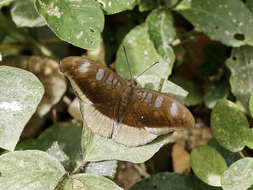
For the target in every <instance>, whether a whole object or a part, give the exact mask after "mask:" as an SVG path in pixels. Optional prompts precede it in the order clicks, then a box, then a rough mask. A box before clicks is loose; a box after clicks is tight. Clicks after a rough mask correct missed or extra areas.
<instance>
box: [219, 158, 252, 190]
mask: <svg viewBox="0 0 253 190" xmlns="http://www.w3.org/2000/svg"><path fill="white" fill-rule="evenodd" d="M252 171H253V158H243V159H241V160H238V161H236V162H235V163H234V164H232V165H231V166H230V167H229V168H228V170H227V171H225V172H224V174H223V175H222V177H221V184H222V189H223V190H246V189H248V188H249V187H250V186H252V185H253V172H252Z"/></svg>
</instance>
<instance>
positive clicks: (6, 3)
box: [0, 0, 15, 9]
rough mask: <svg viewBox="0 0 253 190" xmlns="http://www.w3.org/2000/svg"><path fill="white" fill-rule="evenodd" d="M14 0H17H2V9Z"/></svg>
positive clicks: (0, 1) (0, 0)
mask: <svg viewBox="0 0 253 190" xmlns="http://www.w3.org/2000/svg"><path fill="white" fill-rule="evenodd" d="M13 1H15V0H0V9H1V8H2V7H3V6H7V5H9V4H11V3H12V2H13Z"/></svg>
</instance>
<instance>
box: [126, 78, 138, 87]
mask: <svg viewBox="0 0 253 190" xmlns="http://www.w3.org/2000/svg"><path fill="white" fill-rule="evenodd" d="M127 86H130V87H136V86H137V82H136V81H135V80H133V79H131V80H129V81H128V82H127Z"/></svg>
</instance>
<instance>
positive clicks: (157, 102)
mask: <svg viewBox="0 0 253 190" xmlns="http://www.w3.org/2000/svg"><path fill="white" fill-rule="evenodd" d="M162 103H163V97H161V96H157V98H156V100H155V107H156V108H159V107H161V105H162Z"/></svg>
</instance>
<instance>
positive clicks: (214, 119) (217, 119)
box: [211, 100, 249, 152]
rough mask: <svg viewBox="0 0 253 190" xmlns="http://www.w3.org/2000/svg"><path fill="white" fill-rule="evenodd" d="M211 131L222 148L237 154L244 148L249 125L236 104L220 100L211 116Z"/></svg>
mask: <svg viewBox="0 0 253 190" xmlns="http://www.w3.org/2000/svg"><path fill="white" fill-rule="evenodd" d="M211 129H212V132H213V135H214V137H215V138H216V139H217V141H218V142H219V143H220V144H221V145H222V146H224V147H225V148H226V149H228V150H230V151H232V152H237V151H240V150H242V149H243V148H244V145H245V144H244V140H245V137H246V136H248V133H249V124H248V120H247V118H246V116H245V115H244V114H243V112H242V111H241V110H240V109H239V108H238V107H237V106H236V105H235V104H234V103H232V102H230V101H228V100H220V101H218V102H217V104H216V105H215V107H214V109H213V111H212V114H211Z"/></svg>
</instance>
